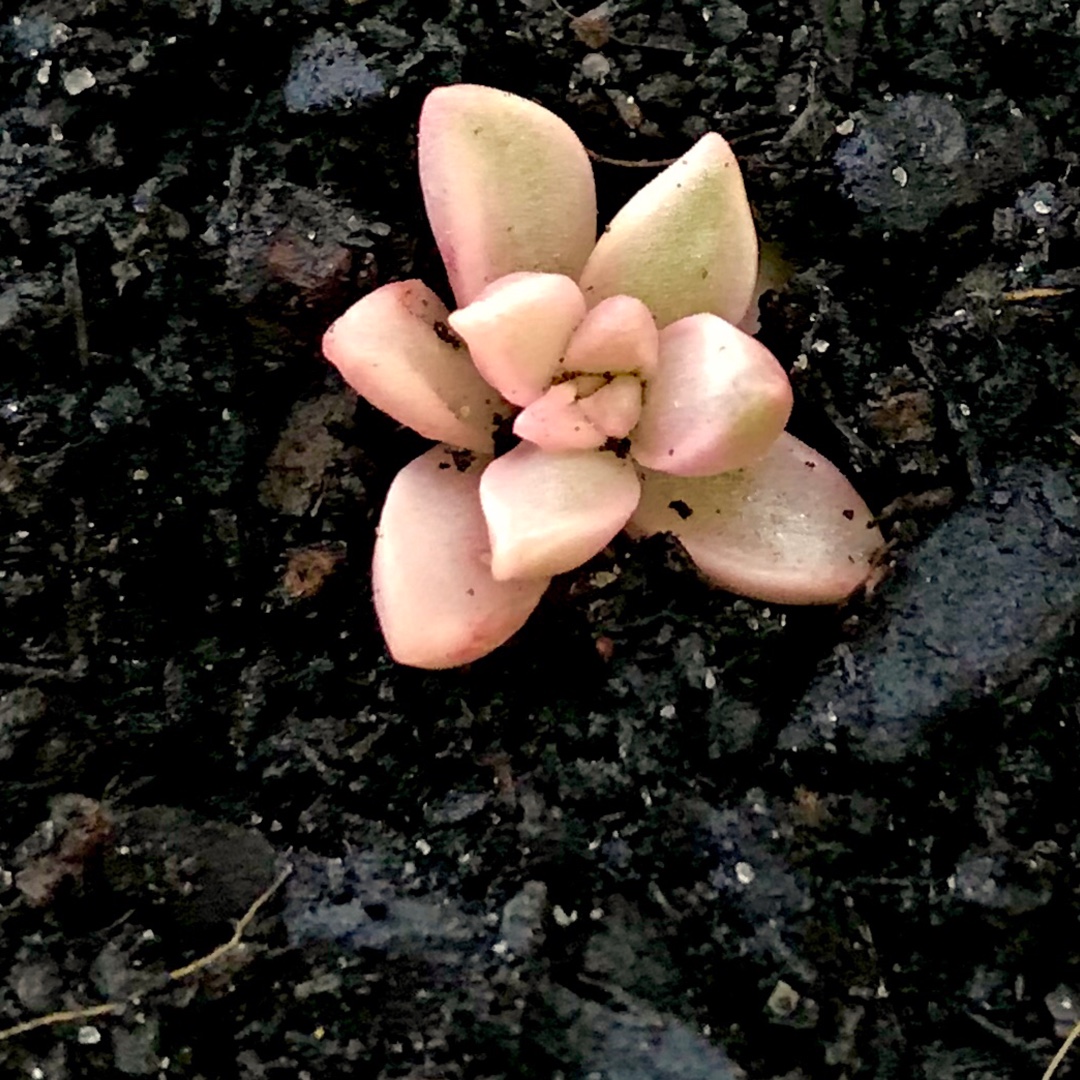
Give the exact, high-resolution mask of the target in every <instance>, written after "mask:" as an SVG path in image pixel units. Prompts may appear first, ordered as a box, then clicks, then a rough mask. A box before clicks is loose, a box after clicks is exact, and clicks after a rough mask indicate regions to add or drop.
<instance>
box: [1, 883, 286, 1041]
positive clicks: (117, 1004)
mask: <svg viewBox="0 0 1080 1080" xmlns="http://www.w3.org/2000/svg"><path fill="white" fill-rule="evenodd" d="M292 872H293V868H292V866H286V867H285V869H284V870H282V871H281V873H280V874H278V876H277V877H276V878H275V879H274V881H273V882H272V883H271V884H270V886H269V887H268V888H266V889H265V890H264V891H263V892H261V893H260V894H259V895H258V896H257V897H256V898H255V901H254V903H252V905H251V907H249V908H248V909H247V911H245V912H244V914H243V915H241V916H240V918H239V920H238V921H237V923H236V929H235V930H234V931H233V934H232V937H231V938H229V940H228V941H226V942H225V943H224V944H223V945H219V946H218V947H217V948H216V949H214V950H213V951H212V952H208V953H207V954H206V955H205V956H201V957H199V959H197V960H192V961H191V963H190V964H185V965H184V966H183V967H178V968H175V969H174V970H173V971H170V972H169V978H170V979H173V980H177V979H186V978H187V977H188V976H189V975H194V974H195V972H197V971H202V970H203V969H204V968H207V967H209V966H210V965H211V964H215V963H217V961H218V960H220V959H221V958H222V957H223V956H225V955H227V954H228V953H230V952H232V950H233V949H236V948H239V947H240V946H241V945H242V944H243V941H242V938H243V936H244V931H245V930H247V928H248V927H249V926H250V925H251V922H252V920H253V919H254V918H255V916H256V915H257V914H258V913H259V909H260V908H261V907H262V906H263V905H264V904H265V903H266V902H267V901H268V900H269V899H270V897H272V896H273V895H274V893H276V892H277V891H278V889H280V888H281V886H282V885H284V884H285V881H286V879H287V878H288V877H289V875H290V874H291V873H292ZM134 1000H135V999H134V997H131V998H125V999H124V1000H123V1001H107V1002H105V1003H104V1004H103V1005H88V1006H87V1007H86V1008H84V1009H65V1010H64V1011H62V1012H52V1013H48V1014H47V1015H45V1016H35V1017H34V1019H33V1020H24V1021H23V1022H22V1023H21V1024H15V1025H14V1026H13V1027H9V1028H4V1029H3V1030H0V1042H4V1041H5V1040H6V1039H14V1038H15V1037H16V1036H18V1035H23V1034H25V1033H26V1032H28V1031H34V1030H35V1029H36V1028H40V1027H52V1026H54V1025H55V1024H72V1023H76V1022H77V1021H79V1020H90V1019H92V1018H93V1017H95V1016H115V1015H117V1014H118V1013H122V1012H123V1011H124V1010H125V1009H126V1008H127V1007H128V1006H129V1005H130V1004H132V1003H133V1002H134Z"/></svg>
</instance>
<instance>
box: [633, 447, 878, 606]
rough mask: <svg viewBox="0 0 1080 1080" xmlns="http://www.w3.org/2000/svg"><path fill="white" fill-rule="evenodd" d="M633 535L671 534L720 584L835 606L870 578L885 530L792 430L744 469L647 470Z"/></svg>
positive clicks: (771, 597) (775, 598) (765, 596)
mask: <svg viewBox="0 0 1080 1080" xmlns="http://www.w3.org/2000/svg"><path fill="white" fill-rule="evenodd" d="M628 531H629V532H630V533H631V534H632V535H638V536H648V535H652V534H653V533H657V532H670V533H673V534H674V535H675V536H677V537H678V538H679V540H680V541H681V542H682V545H683V547H685V548H686V551H687V553H688V554H689V555H690V557H691V558H692V559H693V560H694V562H695V563H697V565H698V566H699V567H700V569H701V570H702V571H703V572H704V573H705V575H706V577H708V578H710V579H711V580H712V581H714V582H715V583H716V584H718V585H722V586H723V587H724V588H725V589H730V590H731V591H732V592H736V593H740V594H741V595H743V596H751V597H754V598H756V599H758V600H766V601H770V602H773V603H781V604H833V603H839V602H840V601H842V600H845V599H847V597H848V596H850V595H851V594H852V593H853V592H854V591H855V590H856V589H857V588H859V586H860V585H862V584H863V582H865V581H866V579H867V577H868V576H869V574H870V570H871V565H872V559H873V556H874V554H875V552H877V551H878V550H880V548H881V546H882V538H881V533H880V531H879V530H878V528H877V526H876V524H875V523H874V519H873V516H872V515H871V513H870V511H869V510H868V509H867V507H866V504H865V503H864V502H863V501H862V499H861V498H860V497H859V495H858V493H857V492H856V491H855V489H854V488H853V487H852V486H851V484H850V483H849V482H848V480H847V478H846V477H845V476H844V475H843V473H841V472H840V470H839V469H837V468H836V466H835V465H833V464H831V463H830V462H829V461H827V460H826V459H825V458H823V457H822V456H821V455H820V454H818V453H817V452H816V451H814V450H811V449H810V447H808V446H806V445H805V444H804V443H801V442H800V441H799V440H798V439H796V438H794V436H792V435H788V434H787V433H785V434H783V435H782V436H781V437H780V438H779V439H778V440H777V441H776V442H775V443H774V444H773V447H772V449H771V450H770V451H769V453H768V454H767V455H766V456H765V457H764V458H762V459H761V460H760V461H758V462H756V463H755V464H754V465H752V466H750V467H749V468H746V469H739V470H737V471H733V472H726V473H720V474H719V475H717V476H708V477H695V478H692V479H687V478H684V477H675V476H670V475H668V474H666V473H659V472H646V473H645V474H644V476H643V477H642V494H641V503H640V505H639V506H638V508H637V510H636V511H635V513H634V516H633V518H632V519H631V521H630V524H629V526H628Z"/></svg>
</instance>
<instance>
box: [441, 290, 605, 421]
mask: <svg viewBox="0 0 1080 1080" xmlns="http://www.w3.org/2000/svg"><path fill="white" fill-rule="evenodd" d="M584 317H585V299H584V297H583V296H582V295H581V290H580V289H579V288H578V287H577V285H576V284H574V282H573V281H571V280H570V278H568V277H565V276H564V275H563V274H526V273H521V274H508V275H507V276H506V277H504V278H500V279H499V280H498V281H496V282H495V283H494V284H493V285H489V286H488V287H487V288H486V289H484V291H483V292H482V293H480V295H479V296H477V298H476V299H475V300H474V301H473V302H472V303H471V304H469V306H468V307H464V308H459V309H458V310H457V311H455V312H454V313H453V314H452V315H450V317H449V322H450V325H451V326H452V327H453V328H454V331H455V332H456V333H458V334H460V335H461V337H462V338H464V339H465V342H466V343H467V344H468V346H469V352H470V354H471V355H472V359H473V363H474V364H476V367H477V370H478V371H479V372H480V374H481V375H483V377H484V378H485V379H487V381H488V382H489V383H491V385H492V386H494V387H496V388H497V389H498V390H499V391H501V392H502V393H503V394H504V395H505V396H506V397H507V398H508V399H509V400H510V401H512V402H513V403H514V404H515V405H529V404H531V403H532V402H534V401H535V400H536V399H537V398H538V397H540V395H541V394H542V393H543V392H544V391H545V390H546V389H547V388H548V386H550V385H551V380H552V378H553V376H554V375H555V374H556V373H557V372H558V371H559V369H560V363H559V361H560V360H561V359H562V357H563V354H564V353H565V352H566V344H567V342H568V341H569V340H570V335H571V334H572V333H573V332H574V328H575V327H576V326H577V325H578V323H580V322H581V320H582V319H583V318H584Z"/></svg>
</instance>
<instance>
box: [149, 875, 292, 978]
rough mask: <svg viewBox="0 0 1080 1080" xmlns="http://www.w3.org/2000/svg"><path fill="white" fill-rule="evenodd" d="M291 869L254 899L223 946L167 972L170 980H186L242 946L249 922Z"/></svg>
mask: <svg viewBox="0 0 1080 1080" xmlns="http://www.w3.org/2000/svg"><path fill="white" fill-rule="evenodd" d="M292 871H293V868H292V867H291V866H286V867H285V869H284V870H282V871H281V873H280V874H278V876H277V877H276V878H275V879H274V882H273V884H272V885H270V887H269V888H268V889H267V890H266V891H265V892H263V893H261V894H260V895H259V896H257V897H256V898H255V903H253V904H252V905H251V907H249V908H248V909H247V911H245V912H244V914H243V915H242V916H241V917H240V919H239V921H238V922H237V924H236V929H235V930H234V931H233V936H232V937H231V938H229V940H228V941H226V942H225V944H224V945H219V946H218V947H217V948H216V949H214V950H213V952H208V953H207V954H206V955H205V956H201V957H199V959H198V960H192V961H191V963H190V964H185V965H184V966H183V967H178V968H176V969H175V970H173V971H170V972H169V978H170V979H186V978H187V977H188V976H189V975H193V974H194V973H195V972H196V971H202V969H203V968H206V967H209V966H210V965H211V964H215V963H217V961H218V960H220V959H221V958H222V957H223V956H225V955H226V954H227V953H229V952H231V951H232V950H233V949H236V948H238V947H239V946H240V945H242V944H243V942H242V941H241V938H242V937H243V936H244V931H245V930H246V929H247V928H248V927H249V926H250V925H251V920H252V919H254V918H255V916H256V915H257V914H258V911H259V908H261V907H262V906H263V904H265V903H266V901H267V900H269V899H270V897H271V896H273V895H274V893H276V892H277V891H278V889H280V888H281V886H282V885H284V884H285V880H286V878H288V876H289V875H290V874H291V873H292Z"/></svg>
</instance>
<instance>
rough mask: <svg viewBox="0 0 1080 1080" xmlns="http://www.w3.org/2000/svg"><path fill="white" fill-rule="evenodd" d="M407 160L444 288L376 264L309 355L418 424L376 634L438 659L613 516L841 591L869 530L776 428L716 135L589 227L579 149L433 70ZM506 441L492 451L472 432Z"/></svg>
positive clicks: (733, 585) (718, 556)
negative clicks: (412, 156)
mask: <svg viewBox="0 0 1080 1080" xmlns="http://www.w3.org/2000/svg"><path fill="white" fill-rule="evenodd" d="M419 163H420V181H421V186H422V190H423V195H424V202H425V206H426V209H427V214H428V218H429V220H430V222H431V227H432V231H433V233H434V236H435V240H436V243H437V244H438V247H439V251H440V253H441V255H442V258H443V261H444V262H445V265H446V270H447V274H448V277H449V281H450V286H451V288H452V290H453V294H454V301H455V308H454V310H452V311H451V310H450V309H449V308H448V307H447V306H446V305H445V304H444V303H443V301H442V300H441V299H440V298H439V297H438V296H437V295H436V294H435V293H434V292H433V291H432V290H431V289H429V288H428V287H427V286H426V285H424V284H423V283H422V282H420V281H415V280H412V281H399V282H393V283H391V284H387V285H383V286H382V287H381V288H378V289H375V290H374V291H373V292H371V293H369V294H368V295H367V296H364V297H363V298H362V299H360V300H359V301H357V302H356V303H355V304H354V305H353V306H352V307H351V308H349V310H348V311H346V312H345V314H343V315H342V316H341V317H340V318H339V319H338V320H337V321H336V322H335V323H334V324H333V325H332V326H331V327H330V329H329V330H328V331H327V333H326V336H325V338H324V341H323V351H324V353H325V355H326V356H327V357H328V359H329V360H331V361H332V362H333V363H334V364H335V365H336V366H337V367H338V369H339V370H340V371H341V373H342V375H343V376H344V377H345V379H346V380H347V381H348V383H349V384H350V385H351V386H352V387H354V388H355V389H356V390H357V392H358V393H360V394H362V395H363V396H364V397H365V398H367V399H368V401H370V402H371V403H372V404H373V405H375V406H376V407H377V408H379V409H381V410H383V411H384V412H386V413H388V414H389V415H390V416H392V417H394V418H395V419H396V420H398V421H399V422H401V423H403V424H406V425H408V426H409V427H411V428H413V429H415V430H416V431H417V432H419V433H420V434H421V435H424V436H426V437H428V438H430V439H433V440H436V442H437V445H435V446H433V447H432V448H431V449H430V450H429V451H428V452H427V453H425V454H422V455H421V456H420V457H419V458H417V459H416V460H415V461H413V462H411V463H410V464H409V465H407V466H405V468H404V469H402V470H401V472H400V473H399V474H398V476H397V477H396V478H395V480H394V481H393V483H392V484H391V486H390V490H389V492H388V494H387V497H386V503H385V505H384V507H383V510H382V517H381V520H380V522H379V527H378V535H377V538H376V543H375V555H374V566H373V584H374V597H375V607H376V612H377V614H378V618H379V622H380V625H381V627H382V630H383V634H384V637H385V639H386V643H387V646H388V648H389V650H390V653H391V655H392V656H393V657H394V659H396V660H397V661H399V662H400V663H403V664H410V665H413V666H416V667H422V668H446V667H453V666H456V665H459V664H465V663H468V662H470V661H472V660H475V659H477V658H479V657H481V656H484V655H485V654H487V653H489V652H490V651H491V650H493V649H495V648H497V647H498V646H499V645H500V644H502V643H503V642H504V641H506V640H507V638H509V637H510V636H511V635H512V634H513V633H515V632H516V631H517V630H518V629H519V628H520V627H521V626H522V625H523V623H524V622H525V620H526V619H527V618H528V616H529V614H530V613H531V612H532V611H533V609H534V608H535V607H536V605H537V604H538V603H539V601H540V598H541V596H542V595H543V593H544V591H545V589H546V588H547V586H548V583H549V582H550V580H551V578H552V576H553V575H555V574H560V573H565V572H566V571H569V570H573V569H574V568H575V567H577V566H580V565H581V564H582V563H584V562H585V561H586V560H588V559H590V558H592V557H593V556H594V555H596V554H597V553H598V552H600V551H601V550H602V549H603V548H604V547H605V546H606V545H607V544H608V543H609V542H610V541H611V539H612V538H613V537H614V536H615V534H616V533H618V532H619V530H620V529H623V528H626V529H628V530H629V531H630V532H631V533H632V534H633V535H638V536H643V535H650V534H653V533H656V532H662V531H667V532H671V533H673V534H674V535H675V536H676V537H678V539H679V540H680V541H681V543H682V544H683V546H684V547H685V548H686V551H687V552H688V553H689V555H690V557H691V558H692V559H693V560H694V562H695V563H696V564H697V566H698V567H699V568H700V569H701V571H702V572H703V574H704V575H705V577H707V578H708V579H709V580H710V581H712V582H714V583H716V584H718V585H721V586H723V587H724V588H727V589H730V590H732V591H734V592H737V593H741V594H743V595H745V596H750V597H756V598H759V599H763V600H768V601H775V602H780V603H798V604H815V603H817V604H827V603H835V602H839V601H842V600H843V599H845V598H846V597H848V596H849V595H850V594H851V593H852V592H853V591H854V590H855V589H857V588H858V587H859V586H860V585H861V584H862V583H863V582H864V581H865V580H866V578H867V576H868V574H869V572H870V566H871V559H872V556H873V554H874V552H875V550H876V549H877V548H878V547H879V546H880V544H881V536H880V533H879V532H878V530H877V528H876V526H875V525H874V522H873V519H872V516H871V514H870V512H869V510H868V509H867V507H866V504H865V503H864V502H863V501H862V499H861V498H860V497H859V495H858V494H857V493H856V492H855V490H854V489H853V488H852V486H851V484H850V483H849V482H848V481H847V479H846V478H845V477H844V476H843V475H842V474H841V473H840V471H839V470H837V469H836V468H835V467H834V466H833V465H831V464H830V463H829V462H828V461H827V460H825V459H824V458H823V457H821V456H820V455H819V454H817V453H816V452H814V451H813V450H811V449H810V448H809V447H807V446H806V445H804V444H803V443H801V442H800V441H799V440H798V439H795V438H794V437H793V436H791V435H789V434H787V433H786V432H785V431H784V427H785V425H786V423H787V420H788V416H789V414H790V411H791V406H792V392H791V386H790V384H789V382H788V379H787V375H786V373H785V372H784V369H783V368H782V367H781V365H780V364H779V362H778V361H777V360H776V359H775V357H773V356H772V354H771V353H770V352H769V351H768V350H767V349H766V348H765V347H764V346H762V345H761V344H760V343H759V342H758V341H756V340H755V339H754V338H753V337H751V336H750V335H749V334H747V333H745V332H744V331H743V330H742V329H740V328H739V324H740V323H742V322H743V321H744V320H747V319H748V317H750V318H752V313H751V308H752V307H753V306H754V304H755V300H756V297H755V284H756V280H757V272H758V245H757V237H756V235H755V230H754V224H753V219H752V217H751V213H750V207H749V204H748V203H747V199H746V192H745V189H744V186H743V180H742V176H741V173H740V170H739V166H738V163H737V162H736V160H735V157H734V154H733V153H732V151H731V148H730V147H729V146H728V144H727V143H726V142H725V141H724V139H723V138H722V137H721V136H720V135H718V134H715V133H709V134H707V135H705V136H703V137H702V138H701V139H700V140H699V141H698V142H697V143H696V144H695V145H694V146H692V147H691V148H690V149H689V150H688V151H687V152H686V153H685V154H684V155H683V156H682V157H681V158H679V159H678V160H677V161H676V162H674V163H673V164H672V165H670V166H669V167H668V168H667V169H665V170H664V171H663V172H662V173H660V174H659V175H658V176H657V177H656V178H655V179H653V180H652V181H651V182H650V183H648V184H647V185H646V186H645V187H644V188H642V189H641V190H640V191H639V192H638V193H637V194H636V195H634V196H633V198H631V199H630V201H629V202H628V203H627V204H626V205H625V206H624V207H623V208H622V209H621V210H620V211H619V212H618V213H617V214H616V215H615V217H614V218H613V220H612V221H611V223H610V224H609V225H608V227H607V228H606V229H605V230H604V231H603V233H602V235H601V236H600V237H599V239H597V233H596V226H597V222H596V193H595V187H594V181H593V174H592V167H591V165H590V162H589V158H588V155H587V154H586V152H585V149H584V147H583V146H582V145H581V142H580V141H579V140H578V138H577V137H576V136H575V134H574V133H573V131H572V130H571V129H570V128H569V127H568V126H567V125H566V124H565V123H564V122H563V121H562V120H560V119H559V118H558V117H556V116H555V115H554V114H553V113H551V112H549V111H548V110H546V109H544V108H542V107H541V106H539V105H536V104H534V103H532V102H530V101H527V100H525V99H523V98H520V97H517V96H515V95H513V94H509V93H505V92H502V91H499V90H494V89H491V88H489V87H484V86H471V85H458V86H450V87H443V88H440V89H437V90H434V91H432V93H431V94H430V95H429V96H428V97H427V99H426V101H425V103H424V106H423V110H422V113H421V117H420V135H419ZM507 427H509V428H510V429H511V430H512V432H513V434H514V436H516V437H517V439H518V441H517V443H516V445H514V446H513V447H512V448H511V449H509V450H507V451H506V452H504V453H501V454H499V455H496V453H495V442H494V435H495V433H496V431H497V430H504V431H505V430H506V429H507Z"/></svg>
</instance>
